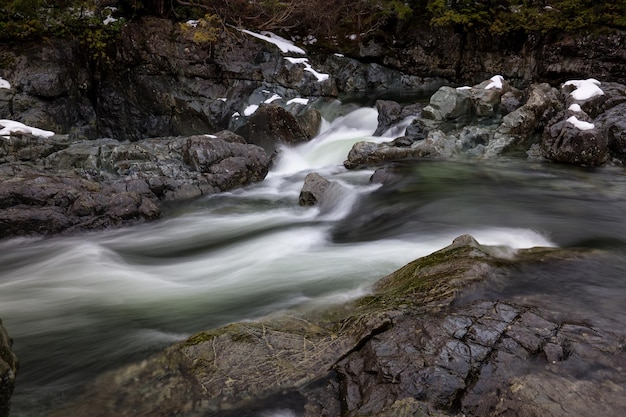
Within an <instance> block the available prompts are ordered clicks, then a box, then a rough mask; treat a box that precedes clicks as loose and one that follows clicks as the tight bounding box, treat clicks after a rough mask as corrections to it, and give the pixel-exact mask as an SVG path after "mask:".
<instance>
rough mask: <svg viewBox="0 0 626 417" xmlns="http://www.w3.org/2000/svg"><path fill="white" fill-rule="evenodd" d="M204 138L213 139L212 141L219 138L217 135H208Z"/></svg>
mask: <svg viewBox="0 0 626 417" xmlns="http://www.w3.org/2000/svg"><path fill="white" fill-rule="evenodd" d="M204 136H206V137H207V138H211V139H217V136H215V135H208V134H207V135H204Z"/></svg>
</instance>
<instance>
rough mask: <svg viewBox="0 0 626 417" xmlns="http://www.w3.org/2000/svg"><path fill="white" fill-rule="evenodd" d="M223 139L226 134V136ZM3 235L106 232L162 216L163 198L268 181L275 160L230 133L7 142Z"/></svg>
mask: <svg viewBox="0 0 626 417" xmlns="http://www.w3.org/2000/svg"><path fill="white" fill-rule="evenodd" d="M220 137H221V138H223V139H221V138H220ZM2 144H3V145H4V146H3V147H0V156H1V155H3V158H4V160H5V161H10V162H8V163H5V164H3V165H0V178H2V180H3V185H2V187H0V201H1V203H0V225H2V228H1V230H0V237H8V236H14V235H23V234H30V233H36V234H54V233H60V232H71V231H76V230H85V229H100V228H105V227H112V226H119V225H123V224H128V223H131V222H138V221H148V220H153V219H156V218H158V217H159V216H160V208H159V207H160V205H161V202H162V201H173V200H184V199H189V198H195V197H199V196H202V195H209V194H213V193H217V192H221V191H226V190H231V189H234V188H238V187H241V186H244V185H248V184H250V183H253V182H257V181H260V180H262V179H263V178H265V175H267V172H268V170H269V163H270V160H269V157H268V156H267V154H266V153H265V152H264V151H263V149H262V148H260V147H258V146H255V145H249V144H247V143H245V141H244V140H243V138H241V137H239V136H237V135H235V134H233V133H232V132H221V133H220V134H219V136H218V135H214V136H207V135H202V136H191V137H179V138H161V139H149V140H144V141H138V142H132V143H131V142H119V141H117V140H114V139H100V140H96V141H79V142H71V141H62V140H60V139H58V138H56V137H53V138H49V139H43V138H36V139H33V138H30V137H11V138H9V139H2Z"/></svg>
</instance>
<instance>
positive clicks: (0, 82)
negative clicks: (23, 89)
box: [0, 77, 11, 89]
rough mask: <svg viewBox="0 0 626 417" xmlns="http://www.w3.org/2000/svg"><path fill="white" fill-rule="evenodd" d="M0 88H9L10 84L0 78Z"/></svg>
mask: <svg viewBox="0 0 626 417" xmlns="http://www.w3.org/2000/svg"><path fill="white" fill-rule="evenodd" d="M0 88H7V89H8V88H11V84H10V83H9V82H8V81H7V80H5V79H4V78H2V77H0Z"/></svg>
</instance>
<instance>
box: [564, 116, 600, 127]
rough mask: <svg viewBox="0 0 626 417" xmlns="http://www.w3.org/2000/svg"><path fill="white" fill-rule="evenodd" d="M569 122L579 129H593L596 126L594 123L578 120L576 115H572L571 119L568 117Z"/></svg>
mask: <svg viewBox="0 0 626 417" xmlns="http://www.w3.org/2000/svg"><path fill="white" fill-rule="evenodd" d="M567 122H569V123H571V124H573V125H574V126H575V127H576V128H578V129H579V130H591V129H593V128H594V127H595V126H594V124H593V123H589V122H583V121H582V120H578V118H577V117H576V116H572V117H570V118H569V119H567Z"/></svg>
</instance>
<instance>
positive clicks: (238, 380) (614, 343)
mask: <svg viewBox="0 0 626 417" xmlns="http://www.w3.org/2000/svg"><path fill="white" fill-rule="evenodd" d="M603 256H608V255H606V254H604V253H602V252H599V251H592V250H573V249H570V250H566V249H551V248H534V249H528V250H521V251H519V252H518V253H517V254H515V255H513V256H512V255H511V253H510V252H506V251H503V250H502V248H497V247H486V246H482V245H480V244H478V243H477V242H476V241H475V240H474V239H473V238H472V237H471V236H462V237H459V238H457V239H455V241H454V242H453V243H452V245H450V246H448V247H446V248H444V249H442V250H440V251H437V252H434V253H433V254H431V255H428V256H426V257H423V258H420V259H417V260H415V261H413V262H411V263H409V264H407V265H406V266H404V267H402V268H400V269H399V270H397V271H396V272H394V273H392V274H390V275H388V276H387V277H385V278H383V279H382V280H380V281H379V282H377V283H376V284H375V285H374V286H373V288H372V292H371V294H370V295H368V296H365V297H363V298H360V299H358V300H355V301H353V302H349V303H347V304H345V305H341V306H334V307H326V308H322V309H320V308H317V309H316V308H306V307H302V308H300V309H298V310H293V311H289V312H283V313H281V314H278V315H275V316H274V317H267V318H265V319H262V320H259V321H247V322H241V323H234V324H231V325H228V326H226V327H223V328H220V329H215V330H210V331H206V332H202V333H198V334H196V335H195V336H192V337H191V338H189V339H188V340H187V341H184V342H182V343H179V344H177V345H174V346H172V347H170V348H169V349H167V350H165V351H164V352H162V353H160V354H156V355H154V356H152V357H150V358H148V359H146V360H144V361H142V362H140V363H137V364H133V365H129V366H125V367H122V368H121V369H118V370H115V371H111V372H109V373H107V374H105V375H103V376H101V377H100V378H99V379H98V380H97V381H96V382H95V383H94V384H93V385H91V386H90V387H88V388H87V390H86V391H85V393H84V394H83V395H82V396H81V397H80V398H78V399H76V400H75V401H74V402H72V403H71V404H68V405H67V406H66V407H64V408H62V409H59V410H56V411H54V412H52V413H51V414H50V416H54V417H57V416H67V415H72V416H74V417H82V416H85V417H86V416H89V417H105V416H116V417H123V416H151V417H159V416H163V417H165V416H171V415H178V416H198V415H202V416H221V417H230V416H241V415H255V416H256V415H266V414H267V413H271V412H276V411H277V410H283V412H286V411H284V410H285V408H288V409H289V410H290V411H289V412H293V413H294V415H298V416H303V417H313V416H329V417H330V416H333V417H339V416H362V415H367V416H373V417H383V416H385V417H386V416H406V417H409V416H415V415H422V416H450V417H451V416H458V415H466V416H476V417H478V416H487V415H504V414H503V413H506V415H509V414H510V415H516V416H520V417H526V416H528V417H531V416H538V415H541V416H553V417H570V416H572V415H577V416H583V415H589V416H590V415H602V416H605V417H618V416H621V415H622V413H623V410H624V409H625V407H626V395H624V394H626V389H625V388H624V386H625V384H626V377H625V376H624V372H623V369H624V368H625V367H626V353H625V352H624V349H623V346H624V338H625V337H626V334H625V333H624V331H623V329H611V328H606V327H603V325H601V324H599V323H595V324H590V323H587V322H586V321H585V320H579V319H577V318H575V317H573V318H572V317H571V312H567V311H560V310H559V308H558V306H556V305H554V304H552V303H550V302H549V300H548V301H545V300H544V301H542V300H541V297H532V296H530V297H529V296H528V295H524V296H522V297H515V296H511V297H510V298H509V299H502V298H501V297H489V296H488V294H489V291H485V290H486V289H492V288H493V287H494V285H495V284H496V283H502V282H503V281H502V280H503V279H504V280H506V277H510V276H511V274H513V275H515V274H519V273H520V271H523V272H524V273H526V274H529V275H530V276H535V275H537V274H540V275H541V274H546V273H549V271H551V269H550V268H553V267H555V266H557V267H558V266H563V267H566V268H568V269H571V268H573V269H580V268H581V267H584V265H585V264H586V262H591V263H594V262H598V261H600V262H602V259H603ZM513 279H514V277H513Z"/></svg>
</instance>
